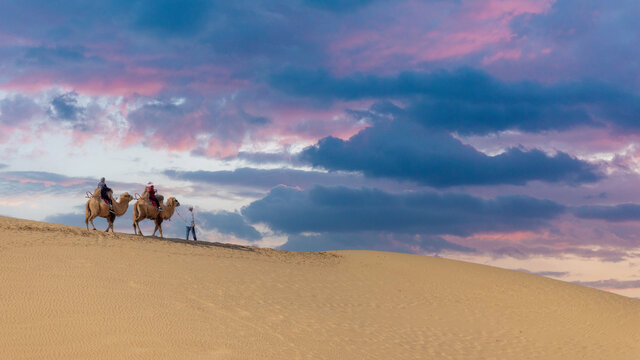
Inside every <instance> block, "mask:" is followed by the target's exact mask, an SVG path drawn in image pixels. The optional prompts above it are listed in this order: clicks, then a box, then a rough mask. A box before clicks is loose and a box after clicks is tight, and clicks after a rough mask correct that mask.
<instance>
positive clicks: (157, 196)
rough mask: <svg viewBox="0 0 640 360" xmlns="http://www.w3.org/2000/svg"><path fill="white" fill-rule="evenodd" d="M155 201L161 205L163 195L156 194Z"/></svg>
mask: <svg viewBox="0 0 640 360" xmlns="http://www.w3.org/2000/svg"><path fill="white" fill-rule="evenodd" d="M156 199H158V202H159V203H161V204H162V203H163V202H164V195H159V194H158V195H156Z"/></svg>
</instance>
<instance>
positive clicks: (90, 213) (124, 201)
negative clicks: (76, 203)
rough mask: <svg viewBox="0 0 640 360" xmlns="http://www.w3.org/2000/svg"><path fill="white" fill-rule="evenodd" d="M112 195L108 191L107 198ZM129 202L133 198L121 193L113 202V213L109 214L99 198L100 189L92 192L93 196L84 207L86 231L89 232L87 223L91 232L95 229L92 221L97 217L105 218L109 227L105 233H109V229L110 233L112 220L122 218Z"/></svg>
mask: <svg viewBox="0 0 640 360" xmlns="http://www.w3.org/2000/svg"><path fill="white" fill-rule="evenodd" d="M112 195H113V192H112V191H109V197H112ZM131 200H133V198H132V197H131V195H129V193H127V192H124V193H122V194H121V195H120V199H118V201H114V202H113V213H111V212H109V205H107V204H105V203H104V201H102V198H101V196H100V188H98V189H96V190H95V191H94V192H93V196H92V197H91V198H90V199H89V201H87V205H86V206H85V212H84V214H85V215H84V223H85V225H87V230H89V223H91V226H92V227H93V230H95V229H96V226H95V225H94V224H93V220H94V219H95V218H97V217H98V216H99V217H103V218H106V219H107V222H109V226H107V230H105V231H106V232H109V229H111V232H113V222H114V220H115V219H116V217H118V216H122V215H124V213H126V212H127V209H128V208H129V201H131Z"/></svg>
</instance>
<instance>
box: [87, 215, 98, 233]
mask: <svg viewBox="0 0 640 360" xmlns="http://www.w3.org/2000/svg"><path fill="white" fill-rule="evenodd" d="M95 218H97V216H96V215H91V216H90V217H89V222H90V223H91V227H92V228H93V229H91V230H95V229H96V226H95V225H94V224H93V219H95Z"/></svg>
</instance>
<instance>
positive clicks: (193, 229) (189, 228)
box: [187, 206, 198, 241]
mask: <svg viewBox="0 0 640 360" xmlns="http://www.w3.org/2000/svg"><path fill="white" fill-rule="evenodd" d="M189 212H190V213H191V226H189V225H187V240H189V232H191V233H193V241H198V239H197V238H196V218H195V216H194V215H193V206H189Z"/></svg>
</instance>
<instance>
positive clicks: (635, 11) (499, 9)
mask: <svg viewBox="0 0 640 360" xmlns="http://www.w3.org/2000/svg"><path fill="white" fill-rule="evenodd" d="M638 17H640V3H638V2H637V1H635V0H633V1H632V0H613V1H596V0H580V1H577V0H556V1H554V0H511V1H507V0H484V1H478V0H422V1H419V0H409V1H376V0H351V1H337V0H326V1H320V0H271V1H261V0H258V1H256V0H252V1H245V0H238V1H212V0H211V1H207V0H194V1H178V0H156V1H150V0H148V1H147V0H133V1H132V0H128V1H109V2H87V1H79V0H67V1H62V2H52V1H44V0H34V1H29V2H28V5H26V3H20V2H10V3H8V4H3V5H2V11H0V58H1V59H2V61H0V214H2V215H8V216H14V217H20V218H28V219H35V220H45V221H51V222H57V223H63V224H71V225H81V226H84V216H83V206H84V202H85V201H86V199H84V194H85V192H86V191H91V190H93V189H94V188H95V185H96V183H97V179H98V178H99V177H101V176H105V177H106V178H107V181H108V184H109V185H110V186H111V187H112V188H113V189H114V191H115V192H116V193H117V194H119V193H122V192H125V191H127V192H129V193H131V194H133V193H136V192H142V190H143V186H144V184H145V183H146V182H147V181H153V182H155V183H156V184H157V187H158V189H159V190H160V192H161V193H163V194H164V195H165V196H175V197H177V198H178V200H179V201H180V202H181V203H182V204H183V205H193V206H195V208H196V212H197V216H198V225H199V228H198V230H199V231H200V236H201V238H203V239H206V240H210V241H225V242H235V243H242V244H252V245H257V246H269V247H279V248H281V249H285V250H298V251H320V250H336V249H370V250H385V251H401V252H409V253H416V254H427V255H434V254H436V255H438V256H443V257H449V258H455V259H462V260H467V261H474V262H479V263H484V264H490V265H495V266H501V267H506V268H512V269H519V270H522V271H529V272H533V273H538V274H542V275H546V276H551V277H554V278H558V279H562V280H565V281H574V282H579V283H581V284H584V285H588V286H594V287H599V288H602V289H606V290H610V291H614V292H617V293H620V294H624V295H629V296H640V267H639V265H640V261H636V257H637V256H638V255H640V251H638V245H639V244H640V146H638V145H637V144H638V141H639V140H640V63H639V62H637V61H636V59H638V58H639V56H640V38H639V37H638V34H640V28H639V26H640V25H638V21H637V19H638ZM180 210H181V211H180V214H178V215H177V216H176V217H175V219H174V220H173V221H172V222H170V223H168V224H166V228H167V230H166V232H167V233H168V234H169V235H172V236H183V227H184V222H183V220H182V218H181V217H180V216H185V215H186V206H183V207H182V208H181V209H180ZM100 226H101V227H104V222H101V223H100ZM145 229H146V230H147V231H148V225H147V227H146V228H145ZM116 230H117V231H125V232H131V231H132V228H131V215H130V211H129V213H127V214H126V215H125V216H124V217H122V218H119V219H118V220H117V221H116Z"/></svg>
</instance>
